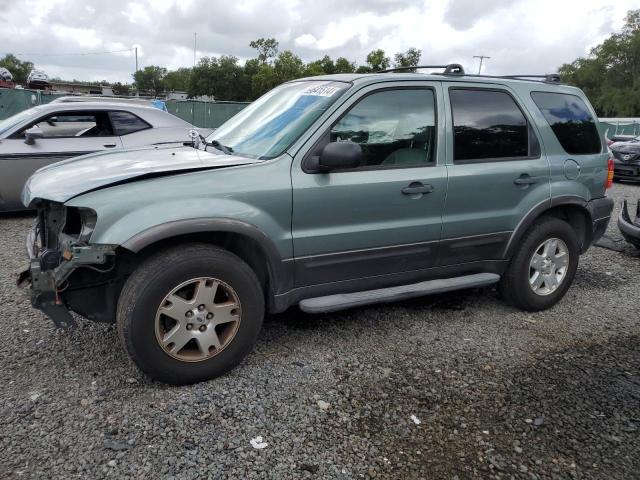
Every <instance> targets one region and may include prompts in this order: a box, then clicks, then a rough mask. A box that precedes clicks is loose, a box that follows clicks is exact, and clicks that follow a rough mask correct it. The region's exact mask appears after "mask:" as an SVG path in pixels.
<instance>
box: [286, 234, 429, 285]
mask: <svg viewBox="0 0 640 480" xmlns="http://www.w3.org/2000/svg"><path fill="white" fill-rule="evenodd" d="M438 244H439V242H438V241H437V240H434V241H430V242H421V243H410V244H405V245H391V246H385V247H376V248H367V249H362V250H350V251H344V252H333V253H325V254H320V255H307V256H302V257H296V258H295V275H296V286H297V287H298V286H308V285H316V284H321V283H328V282H337V281H342V280H346V279H352V278H360V277H370V276H375V275H384V274H388V273H392V272H400V271H407V270H415V269H420V268H428V267H430V266H432V265H433V258H434V256H435V254H436V249H437V247H438Z"/></svg>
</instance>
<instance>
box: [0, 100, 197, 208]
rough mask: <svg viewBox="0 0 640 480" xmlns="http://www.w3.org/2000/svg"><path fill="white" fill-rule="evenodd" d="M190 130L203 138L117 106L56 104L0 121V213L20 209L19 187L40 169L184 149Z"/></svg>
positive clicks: (149, 111) (156, 113)
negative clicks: (162, 147) (125, 153)
mask: <svg viewBox="0 0 640 480" xmlns="http://www.w3.org/2000/svg"><path fill="white" fill-rule="evenodd" d="M194 130H196V131H197V132H198V133H200V134H202V135H203V136H206V134H207V133H208V132H207V131H204V130H200V129H194V127H193V126H192V125H191V124H189V123H187V122H185V121H184V120H181V119H180V118H178V117H176V116H174V115H171V114H170V113H167V112H163V111H162V110H159V109H157V108H153V107H149V106H141V105H135V104H126V103H121V102H118V103H115V102H114V103H108V102H69V103H58V102H56V103H51V104H47V105H40V106H38V107H34V108H31V109H29V110H25V111H22V112H20V113H18V114H16V115H13V116H12V117H9V118H7V119H5V120H0V211H15V210H22V209H24V206H23V205H22V204H21V203H20V192H21V191H22V187H23V185H24V184H25V182H26V180H27V179H28V178H29V177H30V176H31V174H33V172H35V171H36V170H37V169H39V168H41V167H43V166H45V165H49V164H51V163H54V162H58V161H61V160H65V159H67V158H71V157H77V156H79V155H85V154H87V153H92V152H98V151H106V150H117V149H122V148H137V147H142V146H148V145H156V144H168V143H178V144H179V143H187V142H191V141H193V136H194V135H195V136H197V134H196V133H194ZM96 161H99V160H98V159H96Z"/></svg>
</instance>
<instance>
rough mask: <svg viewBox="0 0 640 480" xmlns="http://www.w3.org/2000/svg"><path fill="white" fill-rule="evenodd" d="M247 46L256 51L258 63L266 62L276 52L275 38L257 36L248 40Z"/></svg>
mask: <svg viewBox="0 0 640 480" xmlns="http://www.w3.org/2000/svg"><path fill="white" fill-rule="evenodd" d="M249 46H250V47H251V48H255V49H256V50H257V51H258V60H259V61H260V63H267V62H269V60H270V59H272V58H275V57H276V55H277V54H278V41H277V40H276V39H275V38H259V39H258V40H253V41H251V42H249Z"/></svg>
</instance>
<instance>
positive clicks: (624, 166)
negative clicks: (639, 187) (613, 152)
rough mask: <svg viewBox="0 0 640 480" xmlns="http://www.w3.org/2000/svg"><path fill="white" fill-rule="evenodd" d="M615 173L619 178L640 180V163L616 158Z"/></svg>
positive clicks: (614, 163)
mask: <svg viewBox="0 0 640 480" xmlns="http://www.w3.org/2000/svg"><path fill="white" fill-rule="evenodd" d="M613 175H614V178H616V179H617V180H634V181H638V182H640V163H626V162H621V161H620V160H618V159H617V158H614V160H613Z"/></svg>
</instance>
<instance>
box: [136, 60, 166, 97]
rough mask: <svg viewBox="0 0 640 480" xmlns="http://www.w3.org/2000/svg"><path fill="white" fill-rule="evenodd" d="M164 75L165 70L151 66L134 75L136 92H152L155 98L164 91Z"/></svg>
mask: <svg viewBox="0 0 640 480" xmlns="http://www.w3.org/2000/svg"><path fill="white" fill-rule="evenodd" d="M166 74H167V69H166V68H164V67H158V66H155V65H151V66H148V67H144V68H143V69H142V70H138V71H137V72H136V73H134V74H133V80H134V81H135V84H136V88H137V89H138V90H146V91H148V92H153V93H154V95H156V96H157V95H160V94H161V93H162V92H163V91H164V82H163V80H164V77H165V75H166Z"/></svg>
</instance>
